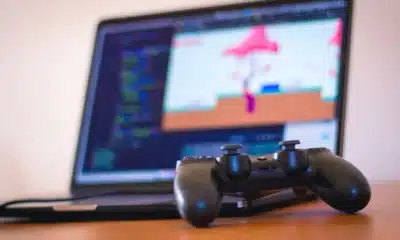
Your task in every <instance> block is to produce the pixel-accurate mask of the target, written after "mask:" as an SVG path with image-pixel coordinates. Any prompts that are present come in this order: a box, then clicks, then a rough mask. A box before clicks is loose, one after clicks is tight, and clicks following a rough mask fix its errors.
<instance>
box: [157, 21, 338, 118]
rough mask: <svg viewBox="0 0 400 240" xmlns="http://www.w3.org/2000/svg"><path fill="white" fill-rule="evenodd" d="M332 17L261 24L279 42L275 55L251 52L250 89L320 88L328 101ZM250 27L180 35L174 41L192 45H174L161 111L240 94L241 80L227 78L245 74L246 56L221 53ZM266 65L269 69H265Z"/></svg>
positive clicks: (334, 52) (333, 51)
mask: <svg viewBox="0 0 400 240" xmlns="http://www.w3.org/2000/svg"><path fill="white" fill-rule="evenodd" d="M335 27H336V20H319V21H309V22H299V23H284V24H275V25H268V26H267V34H268V37H269V39H270V40H272V41H277V42H278V44H279V46H280V52H279V53H278V54H273V53H265V52H263V53H257V54H254V56H253V58H254V59H255V60H254V61H255V63H256V66H257V69H259V70H258V71H257V74H256V75H255V77H254V78H253V79H252V80H251V83H250V86H249V87H250V90H251V91H252V92H253V93H255V94H257V93H260V90H261V88H262V86H264V85H266V84H279V85H280V87H281V89H297V90H304V89H316V88H319V89H321V97H322V98H326V99H334V97H335V96H336V94H337V93H336V91H337V89H336V88H337V78H336V77H332V76H330V75H329V71H332V70H333V71H337V69H338V58H337V56H338V49H337V48H336V47H334V46H329V44H328V43H329V39H330V38H331V36H332V35H333V34H334V32H335ZM249 30H250V28H235V29H224V30H217V31H216V30H212V31H203V32H197V33H183V34H178V35H176V36H175V41H177V42H190V41H191V42H196V43H195V44H188V45H181V46H178V47H174V48H173V50H172V52H171V59H170V68H169V73H168V78H167V88H166V94H165V101H164V111H182V110H184V109H186V110H189V109H190V110H195V109H205V108H212V107H214V106H215V104H216V102H217V99H218V97H221V96H235V95H238V96H239V95H240V94H241V93H242V81H241V80H240V78H239V79H235V78H234V77H233V76H234V75H235V74H236V75H239V76H246V75H247V74H248V73H249V59H248V58H247V59H246V58H245V59H241V60H239V59H237V58H235V57H233V56H223V52H224V51H225V50H226V49H227V48H229V47H232V46H235V45H237V44H238V43H239V42H241V41H242V40H243V39H245V38H246V37H247V36H248V33H249ZM267 66H269V70H268V71H266V70H265V69H266V68H267Z"/></svg>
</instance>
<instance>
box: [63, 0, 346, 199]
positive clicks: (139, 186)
mask: <svg viewBox="0 0 400 240" xmlns="http://www.w3.org/2000/svg"><path fill="white" fill-rule="evenodd" d="M346 1H347V3H348V13H347V16H346V18H347V19H344V31H345V34H344V35H343V36H344V38H343V42H342V43H343V45H342V50H341V55H340V61H341V71H340V76H339V93H340V94H339V98H338V100H337V102H336V111H337V114H338V133H337V140H336V150H337V151H336V154H338V155H342V153H343V145H344V128H345V119H346V117H345V113H346V96H347V85H348V71H349V62H350V59H349V58H350V42H351V29H352V14H353V5H354V4H353V0H346ZM308 2H318V1H313V0H280V1H275V0H269V1H256V2H248V3H231V4H224V5H213V6H207V7H195V8H190V9H180V10H171V11H165V12H155V13H149V14H143V15H136V16H123V17H112V18H107V19H102V20H100V21H99V22H98V24H97V28H96V34H95V36H94V39H95V40H94V42H95V43H94V46H93V49H92V56H91V64H90V69H89V75H88V77H89V79H88V81H87V84H86V93H85V97H84V103H83V111H82V114H81V122H80V129H79V134H78V139H77V147H76V151H75V162H74V166H73V172H72V178H71V182H70V192H71V193H72V194H75V195H79V194H81V193H82V194H88V193H92V192H93V193H96V192H104V191H110V190H112V191H124V192H125V191H129V192H135V193H146V192H149V193H154V192H160V193H161V192H166V193H170V192H172V181H164V182H143V183H140V182H139V183H138V182H133V183H132V182H130V183H109V184H107V183H106V184H104V183H99V184H82V183H78V182H77V181H76V176H77V174H78V171H77V169H78V167H79V166H78V165H79V163H78V160H79V155H80V154H81V151H85V148H84V147H83V146H84V144H85V143H83V142H82V139H83V134H84V133H83V128H84V124H85V121H88V119H85V115H86V114H87V111H88V110H90V108H89V106H88V102H89V101H88V97H89V90H90V88H91V86H92V85H93V76H92V75H93V72H94V61H95V59H94V58H95V57H96V56H95V54H94V53H95V51H96V48H97V47H98V46H97V45H98V43H97V39H98V37H99V31H100V29H102V28H103V27H104V26H107V25H111V24H123V23H129V22H139V21H143V20H156V19H160V18H171V17H172V18H175V17H185V16H192V15H197V14H210V13H213V12H216V11H225V10H226V11H229V10H239V9H244V8H256V7H269V6H279V5H282V4H293V3H308Z"/></svg>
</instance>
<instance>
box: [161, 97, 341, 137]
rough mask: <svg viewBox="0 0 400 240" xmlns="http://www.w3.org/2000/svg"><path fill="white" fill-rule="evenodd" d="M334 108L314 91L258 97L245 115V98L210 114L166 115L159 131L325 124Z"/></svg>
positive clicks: (222, 101)
mask: <svg viewBox="0 0 400 240" xmlns="http://www.w3.org/2000/svg"><path fill="white" fill-rule="evenodd" d="M334 107H335V106H334V102H325V101H323V100H322V99H321V95H320V92H317V91H316V92H305V93H291V94H277V95H261V96H257V97H256V108H255V112H254V113H247V112H246V105H245V99H244V98H224V99H220V100H219V102H218V104H217V106H216V108H214V109H212V110H205V111H193V112H171V113H166V114H164V118H163V126H162V127H163V130H164V131H177V130H184V129H195V128H197V129H198V128H221V127H233V126H249V125H252V126H257V125H265V124H280V123H284V122H288V121H289V122H291V121H293V122H297V121H318V120H327V119H332V118H333V117H334Z"/></svg>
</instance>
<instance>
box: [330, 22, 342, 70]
mask: <svg viewBox="0 0 400 240" xmlns="http://www.w3.org/2000/svg"><path fill="white" fill-rule="evenodd" d="M342 34H343V22H342V20H341V19H339V20H338V21H337V22H336V29H335V32H334V33H333V35H332V37H331V38H330V39H329V46H332V47H335V48H337V49H338V52H337V58H340V48H341V46H342ZM329 75H330V76H331V77H335V76H336V75H337V72H336V70H330V71H329Z"/></svg>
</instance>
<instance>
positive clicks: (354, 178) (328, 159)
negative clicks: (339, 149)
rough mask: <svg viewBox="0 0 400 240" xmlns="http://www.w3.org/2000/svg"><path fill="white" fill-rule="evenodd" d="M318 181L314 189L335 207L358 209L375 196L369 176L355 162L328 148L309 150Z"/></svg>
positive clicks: (311, 187) (351, 211)
mask: <svg viewBox="0 0 400 240" xmlns="http://www.w3.org/2000/svg"><path fill="white" fill-rule="evenodd" d="M308 157H309V160H310V166H311V168H312V169H313V170H312V171H313V172H314V181H313V183H312V184H311V186H310V189H311V190H312V191H313V192H314V193H315V194H317V195H318V196H319V197H320V198H321V199H322V200H323V201H324V202H326V203H327V204H328V205H330V206H331V207H333V208H335V209H337V210H339V211H342V212H345V213H356V212H358V211H360V210H362V209H363V208H365V207H366V206H367V205H368V203H369V201H370V199H371V187H370V184H369V183H368V180H367V179H366V177H365V176H364V175H363V174H362V173H361V171H360V170H358V169H357V168H356V167H355V166H354V165H353V164H351V163H350V162H348V161H346V160H344V159H342V158H341V157H339V156H337V155H335V154H333V153H332V152H331V151H329V150H327V149H325V150H323V151H313V150H311V151H309V153H308Z"/></svg>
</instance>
